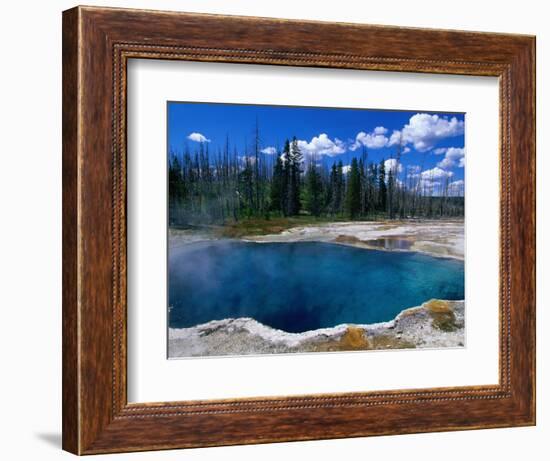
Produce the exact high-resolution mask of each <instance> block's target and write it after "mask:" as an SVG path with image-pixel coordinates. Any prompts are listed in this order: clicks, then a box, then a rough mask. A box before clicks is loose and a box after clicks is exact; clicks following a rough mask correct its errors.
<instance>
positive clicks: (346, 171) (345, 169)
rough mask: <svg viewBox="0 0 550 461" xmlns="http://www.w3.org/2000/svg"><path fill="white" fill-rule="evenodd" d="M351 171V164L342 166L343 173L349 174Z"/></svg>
mask: <svg viewBox="0 0 550 461" xmlns="http://www.w3.org/2000/svg"><path fill="white" fill-rule="evenodd" d="M350 171H351V165H344V166H343V167H342V173H344V174H348V173H349V172H350Z"/></svg>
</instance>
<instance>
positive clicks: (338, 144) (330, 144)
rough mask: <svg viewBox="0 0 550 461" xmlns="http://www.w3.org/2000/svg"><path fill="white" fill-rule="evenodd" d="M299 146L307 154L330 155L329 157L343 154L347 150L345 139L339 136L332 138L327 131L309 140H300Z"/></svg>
mask: <svg viewBox="0 0 550 461" xmlns="http://www.w3.org/2000/svg"><path fill="white" fill-rule="evenodd" d="M298 148H299V149H300V151H301V152H302V153H303V154H305V155H328V156H329V157H333V156H335V155H339V154H343V153H344V152H345V151H346V146H345V144H344V142H343V141H341V140H340V139H338V138H334V140H332V139H330V138H329V137H328V136H327V134H326V133H321V134H320V135H319V136H314V137H313V138H311V141H309V142H307V141H304V140H298Z"/></svg>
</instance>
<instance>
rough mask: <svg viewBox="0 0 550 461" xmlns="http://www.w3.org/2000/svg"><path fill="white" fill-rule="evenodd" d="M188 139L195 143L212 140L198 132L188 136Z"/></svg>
mask: <svg viewBox="0 0 550 461" xmlns="http://www.w3.org/2000/svg"><path fill="white" fill-rule="evenodd" d="M187 139H189V140H190V141H195V142H210V139H208V138H207V137H206V136H205V135H203V134H202V133H196V132H193V133H191V134H190V135H189V136H187Z"/></svg>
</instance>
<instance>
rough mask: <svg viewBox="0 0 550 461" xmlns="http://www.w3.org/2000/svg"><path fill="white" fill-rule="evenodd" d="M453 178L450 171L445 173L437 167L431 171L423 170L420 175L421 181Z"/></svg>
mask: <svg viewBox="0 0 550 461" xmlns="http://www.w3.org/2000/svg"><path fill="white" fill-rule="evenodd" d="M452 176H453V172H452V171H446V170H443V169H441V168H439V167H437V166H436V167H435V168H432V169H431V170H425V171H423V172H422V173H420V177H421V178H422V179H429V180H434V181H437V180H441V179H445V178H450V177H452Z"/></svg>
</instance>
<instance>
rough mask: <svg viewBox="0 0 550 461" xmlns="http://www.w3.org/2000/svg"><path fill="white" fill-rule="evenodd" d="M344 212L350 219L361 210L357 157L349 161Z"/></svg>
mask: <svg viewBox="0 0 550 461" xmlns="http://www.w3.org/2000/svg"><path fill="white" fill-rule="evenodd" d="M346 212H347V213H348V215H349V217H350V218H351V219H355V218H356V217H357V216H358V215H359V213H360V212H361V174H360V172H359V166H358V163H357V159H356V158H355V157H354V158H353V159H352V161H351V168H350V172H349V174H348V187H347V191H346Z"/></svg>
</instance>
